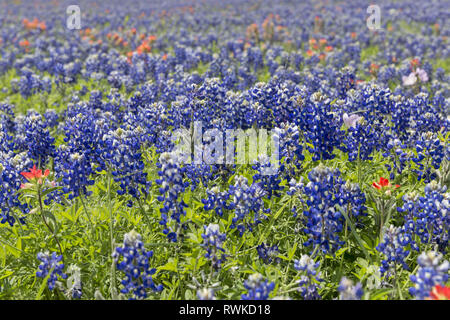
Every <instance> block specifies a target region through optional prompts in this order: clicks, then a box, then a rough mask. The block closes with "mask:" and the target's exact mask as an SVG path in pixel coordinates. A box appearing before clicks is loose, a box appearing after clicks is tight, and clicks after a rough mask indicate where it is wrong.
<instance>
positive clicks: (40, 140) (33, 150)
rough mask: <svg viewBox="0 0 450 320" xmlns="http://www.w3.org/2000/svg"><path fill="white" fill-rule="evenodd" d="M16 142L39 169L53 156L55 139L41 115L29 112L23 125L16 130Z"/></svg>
mask: <svg viewBox="0 0 450 320" xmlns="http://www.w3.org/2000/svg"><path fill="white" fill-rule="evenodd" d="M17 135H18V140H19V141H20V145H22V146H23V149H24V150H26V151H27V152H28V156H29V157H30V159H31V160H33V161H34V162H35V163H38V164H39V166H40V167H45V165H46V164H47V163H48V161H49V160H50V158H51V157H53V156H54V155H55V145H54V143H55V138H53V137H52V136H51V135H50V133H49V131H48V128H47V124H46V122H45V121H44V119H43V117H42V115H40V114H39V113H37V112H33V111H30V112H28V114H27V116H26V117H25V118H24V120H23V123H21V125H20V126H18V128H17Z"/></svg>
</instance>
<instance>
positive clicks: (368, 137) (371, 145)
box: [343, 120, 380, 161]
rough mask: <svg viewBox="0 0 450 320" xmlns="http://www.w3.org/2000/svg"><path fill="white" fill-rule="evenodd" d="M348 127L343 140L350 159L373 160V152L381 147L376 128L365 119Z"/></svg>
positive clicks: (344, 148)
mask: <svg viewBox="0 0 450 320" xmlns="http://www.w3.org/2000/svg"><path fill="white" fill-rule="evenodd" d="M360 121H362V120H360ZM362 122H363V123H361V122H358V123H356V125H355V126H354V127H350V128H348V132H347V135H346V136H345V138H344V140H343V150H344V151H345V152H346V153H347V154H348V160H349V161H355V160H358V158H359V159H360V160H372V157H371V156H370V155H371V154H372V152H374V151H375V150H377V149H378V148H379V145H378V144H379V139H380V137H379V134H378V132H377V131H376V129H375V128H373V127H372V126H371V125H370V124H368V123H367V122H365V121H362Z"/></svg>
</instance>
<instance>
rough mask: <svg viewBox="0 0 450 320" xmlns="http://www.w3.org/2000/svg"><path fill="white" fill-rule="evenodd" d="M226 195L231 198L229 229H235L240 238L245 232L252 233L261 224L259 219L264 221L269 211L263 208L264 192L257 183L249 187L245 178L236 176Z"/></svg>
mask: <svg viewBox="0 0 450 320" xmlns="http://www.w3.org/2000/svg"><path fill="white" fill-rule="evenodd" d="M228 193H229V195H230V198H231V203H230V205H229V207H230V209H231V210H234V217H233V219H232V220H231V221H232V223H231V226H230V228H231V229H234V228H236V229H237V230H238V231H239V235H240V236H242V235H243V234H244V232H245V231H246V230H249V231H252V230H253V228H254V227H255V226H256V225H258V224H259V223H261V219H266V215H265V213H268V212H269V210H270V209H269V208H268V209H265V208H264V201H263V197H264V196H265V195H266V192H265V191H264V190H263V189H262V188H261V186H260V185H259V184H258V183H253V184H252V185H250V186H249V184H248V180H247V178H245V177H243V176H236V177H235V183H234V185H231V186H230V188H229V190H228Z"/></svg>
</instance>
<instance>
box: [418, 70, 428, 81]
mask: <svg viewBox="0 0 450 320" xmlns="http://www.w3.org/2000/svg"><path fill="white" fill-rule="evenodd" d="M416 74H417V75H418V76H419V79H420V81H421V82H427V81H428V74H427V72H426V71H425V70H423V69H420V68H417V69H416Z"/></svg>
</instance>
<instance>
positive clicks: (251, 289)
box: [241, 273, 275, 300]
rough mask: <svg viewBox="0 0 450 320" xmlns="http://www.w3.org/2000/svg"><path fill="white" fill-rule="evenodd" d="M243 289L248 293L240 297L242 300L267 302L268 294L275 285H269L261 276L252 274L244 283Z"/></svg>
mask: <svg viewBox="0 0 450 320" xmlns="http://www.w3.org/2000/svg"><path fill="white" fill-rule="evenodd" d="M244 287H245V289H247V290H248V292H247V293H246V294H243V295H241V299H242V300H267V299H268V298H269V295H270V292H272V290H273V289H274V288H275V283H274V282H270V283H269V281H268V280H264V278H263V276H262V275H261V274H259V273H254V274H252V275H250V276H249V277H248V280H246V281H244Z"/></svg>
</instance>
